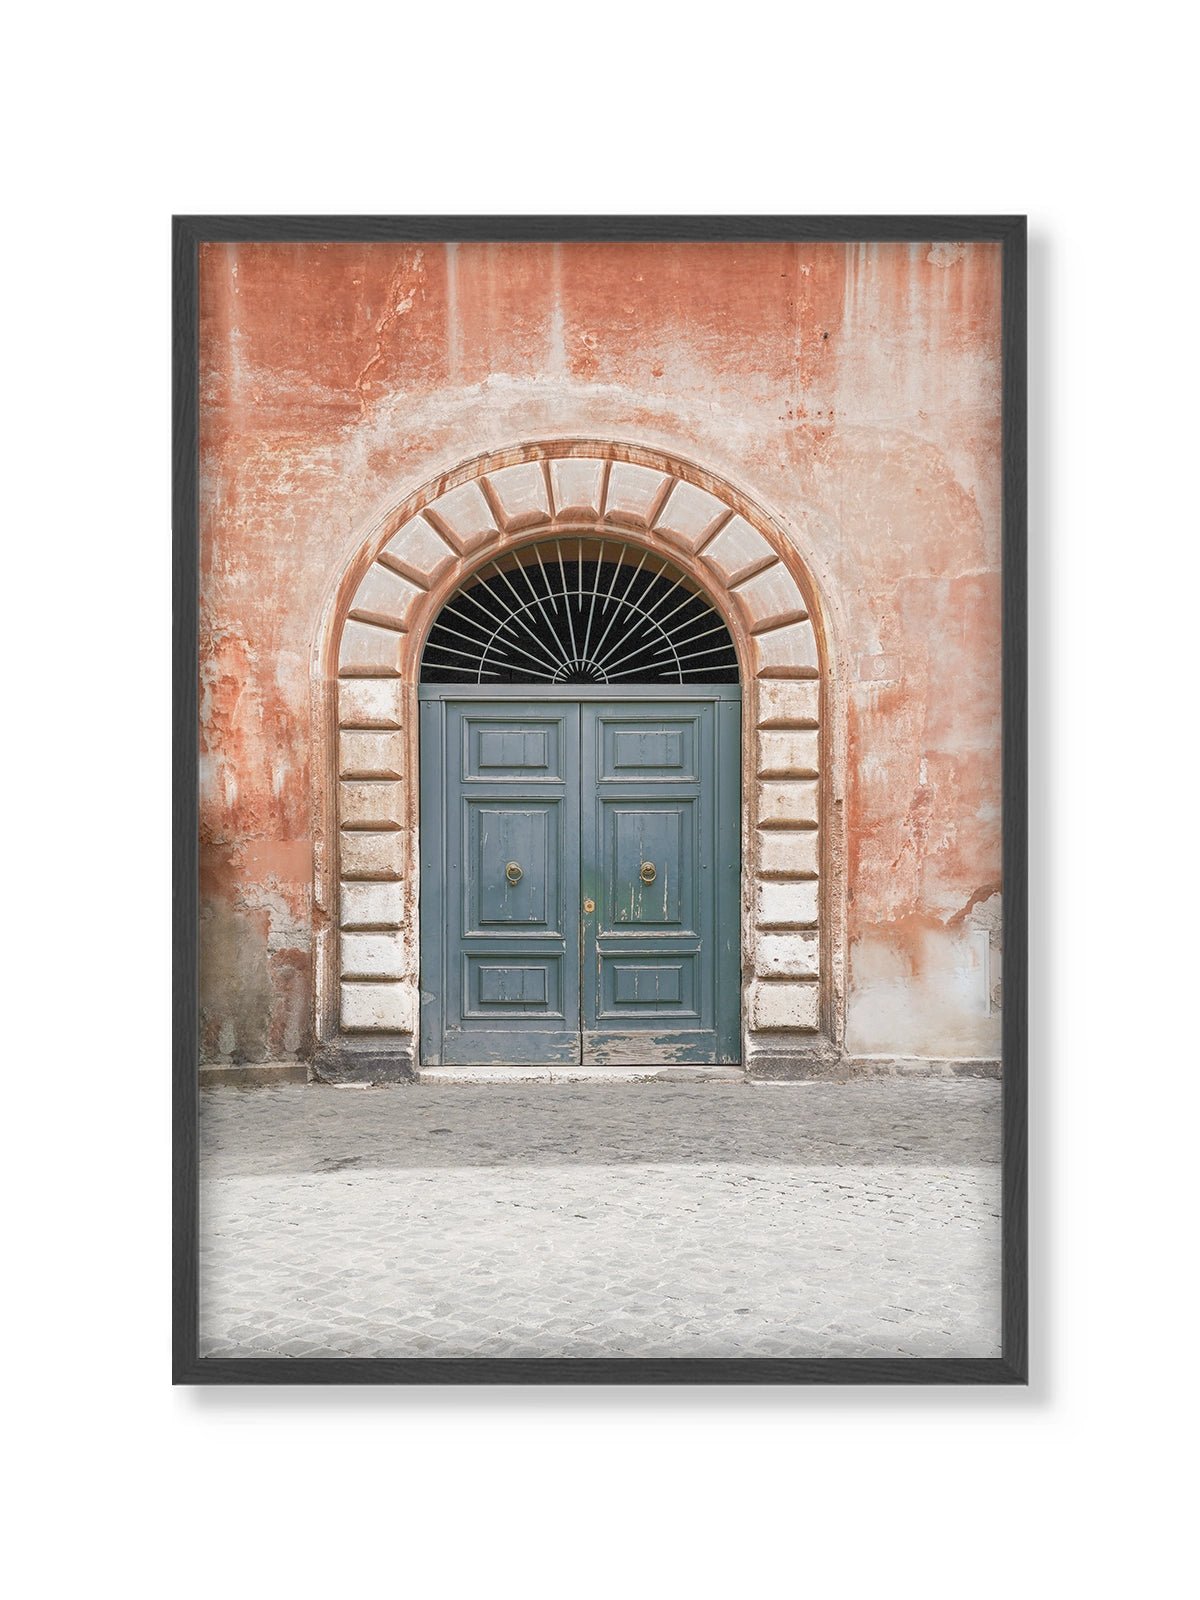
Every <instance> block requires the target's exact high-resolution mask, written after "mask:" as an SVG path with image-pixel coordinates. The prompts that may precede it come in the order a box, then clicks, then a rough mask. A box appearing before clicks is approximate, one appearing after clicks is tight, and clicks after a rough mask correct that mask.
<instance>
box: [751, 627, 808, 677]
mask: <svg viewBox="0 0 1200 1600" xmlns="http://www.w3.org/2000/svg"><path fill="white" fill-rule="evenodd" d="M754 648H755V653H756V655H757V657H758V665H757V669H756V670H757V673H758V676H759V677H760V678H815V677H816V675H817V636H816V634H815V633H814V632H813V627H812V623H811V622H793V623H790V624H789V625H788V626H787V627H784V628H772V629H771V630H770V632H769V633H760V634H757V635H756V636H755V640H754Z"/></svg>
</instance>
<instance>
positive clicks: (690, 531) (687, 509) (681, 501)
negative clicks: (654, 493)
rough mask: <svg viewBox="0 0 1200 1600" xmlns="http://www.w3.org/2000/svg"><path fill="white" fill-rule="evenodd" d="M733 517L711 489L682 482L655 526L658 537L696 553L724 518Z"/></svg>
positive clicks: (674, 491)
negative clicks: (710, 492)
mask: <svg viewBox="0 0 1200 1600" xmlns="http://www.w3.org/2000/svg"><path fill="white" fill-rule="evenodd" d="M728 515H729V507H728V506H727V505H726V504H725V502H724V501H723V500H718V499H717V497H716V495H713V494H709V492H708V490H707V489H698V488H697V487H696V485H695V484H694V483H684V482H683V481H682V480H681V481H680V482H678V483H677V484H676V485H675V487H674V488H673V489H672V490H671V493H670V495H669V496H668V497H667V503H666V505H665V506H664V507H663V509H662V515H661V516H660V517H659V519H658V521H657V522H656V523H655V525H654V528H655V532H656V533H660V534H662V536H663V537H664V538H665V539H670V540H672V541H673V542H674V543H675V544H678V545H682V546H683V548H684V549H685V550H696V549H697V548H698V547H699V546H700V545H702V544H703V543H704V541H705V540H706V539H707V538H708V536H709V533H710V532H711V530H712V528H713V527H714V525H715V524H716V523H718V522H719V521H720V520H721V519H722V517H727V516H728Z"/></svg>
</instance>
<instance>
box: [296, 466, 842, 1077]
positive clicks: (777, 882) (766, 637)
mask: <svg viewBox="0 0 1200 1600" xmlns="http://www.w3.org/2000/svg"><path fill="white" fill-rule="evenodd" d="M560 533H561V534H564V535H565V534H587V535H592V536H603V535H605V534H608V535H610V536H614V535H619V536H620V537H621V538H623V539H625V540H627V541H628V542H630V543H632V544H637V545H641V546H645V547H646V548H648V549H650V550H652V551H657V552H659V553H661V554H662V555H663V556H664V557H666V558H667V559H669V560H670V561H671V562H672V564H674V565H675V566H677V567H680V568H682V569H683V570H684V571H685V572H686V573H687V574H688V575H689V576H690V577H691V578H693V580H694V581H695V582H696V583H697V584H698V586H699V587H700V588H702V589H703V590H704V591H705V593H706V594H707V595H708V596H709V598H710V599H711V600H712V602H713V604H714V605H715V606H716V608H717V610H718V611H719V613H720V614H721V616H722V617H723V618H724V619H725V621H726V623H727V624H728V626H729V631H730V634H731V636H732V637H733V640H734V644H735V648H736V650H737V653H738V658H739V664H740V669H741V677H742V693H743V753H742V818H743V824H742V825H743V861H744V862H745V871H744V874H743V889H742V959H743V994H742V1030H743V1060H744V1062H746V1063H747V1064H753V1065H758V1066H759V1067H766V1068H767V1069H768V1070H769V1068H770V1064H771V1063H772V1062H780V1063H782V1062H786V1064H787V1065H788V1066H789V1067H794V1065H795V1059H794V1058H795V1057H797V1056H799V1057H809V1058H811V1057H813V1056H816V1055H820V1054H821V1053H822V1050H825V1051H827V1050H828V1043H829V1038H830V1033H831V1028H832V1018H833V1016H834V1012H835V1006H834V1001H833V995H832V985H831V962H830V960H829V946H830V942H831V941H830V938H829V931H830V928H831V924H832V922H833V920H834V919H832V917H831V913H830V907H829V904H828V900H829V894H828V890H827V888H826V882H827V878H828V876H829V875H828V874H827V872H826V871H825V870H824V868H825V856H826V853H827V850H826V838H825V835H826V833H827V826H826V823H827V819H826V812H827V810H828V805H827V801H826V798H825V794H824V791H825V790H826V788H827V776H828V775H827V773H826V771H825V768H826V765H827V762H826V760H825V757H824V752H825V750H826V749H828V747H829V744H830V740H829V738H828V735H827V728H826V724H827V716H826V711H825V686H826V680H827V677H828V672H827V666H826V662H827V656H828V652H827V649H826V645H825V639H824V633H823V629H822V626H821V612H820V609H819V606H818V601H817V596H816V592H815V588H814V585H813V583H812V579H811V577H810V575H809V573H808V570H807V568H806V566H805V564H804V563H803V561H802V560H801V557H800V555H799V553H798V551H797V550H796V549H795V547H794V546H793V545H792V544H791V542H790V541H789V540H788V538H787V537H786V535H785V534H784V532H783V530H782V529H781V527H780V526H779V525H778V524H777V523H776V521H775V520H774V519H772V518H770V517H769V516H767V514H766V513H765V512H763V511H762V510H761V509H760V508H759V507H757V506H756V505H755V504H754V503H753V502H752V501H751V500H750V499H749V498H748V497H747V496H745V495H744V494H742V493H741V492H740V491H738V490H736V489H734V488H733V486H732V485H730V484H728V483H727V482H725V481H724V480H722V479H720V478H718V477H716V476H715V475H713V474H711V473H708V472H706V471H704V470H703V469H702V468H699V467H697V466H695V465H694V464H692V463H690V462H686V461H684V460H682V459H680V458H677V457H674V456H670V455H667V454H666V453H665V452H662V451H658V450H653V449H649V448H644V447H641V446H635V445H629V444H622V443H617V442H612V441H603V440H579V439H570V440H556V441H549V442H540V443H536V444H525V445H520V446H517V447H514V448H513V449H511V450H507V451H502V452H498V453H495V454H492V455H488V456H483V457H479V458H476V459H475V460H473V461H471V462H468V463H465V464H463V465H462V466H460V467H457V468H455V469H454V471H452V472H450V473H447V474H445V475H443V476H442V477H440V478H438V479H436V480H434V481H433V482H432V483H430V484H428V485H426V486H425V488H423V489H422V490H420V491H418V492H417V494H415V495H413V496H411V497H410V498H409V499H408V500H406V501H405V502H403V503H402V504H401V505H400V506H398V507H396V508H395V509H394V510H393V511H391V512H389V513H388V514H386V515H385V516H384V517H383V518H382V519H381V520H380V522H379V524H378V525H377V526H376V528H375V530H374V531H373V533H372V534H371V536H370V537H369V538H368V539H367V540H366V541H365V542H364V543H363V545H362V546H361V547H360V550H359V552H358V553H357V555H356V557H355V558H354V560H353V561H352V562H351V563H350V565H349V567H348V569H347V571H346V573H345V574H344V575H343V578H342V580H341V582H340V584H339V586H338V589H337V592H336V594H335V596H334V597H333V600H332V603H331V605H330V607H329V610H328V614H327V621H326V625H325V627H324V630H323V640H322V647H321V659H320V665H319V676H320V679H321V682H322V685H323V687H324V689H325V691H326V696H327V698H326V701H325V706H324V714H323V716H322V719H321V721H322V728H323V731H324V733H325V735H326V738H327V741H328V747H329V757H328V759H327V760H326V761H325V762H324V763H323V766H324V776H325V786H324V807H323V809H324V813H325V818H326V823H325V826H324V827H320V826H319V827H318V830H317V832H318V842H319V850H318V872H317V876H318V882H317V887H316V904H317V910H318V940H317V962H318V972H317V984H316V993H317V1007H316V1009H317V1017H316V1032H317V1038H318V1041H319V1044H320V1046H321V1048H320V1050H319V1054H318V1069H319V1070H322V1071H327V1072H329V1073H331V1074H336V1075H346V1076H351V1077H354V1076H365V1077H376V1076H381V1075H388V1074H397V1073H405V1072H408V1071H410V1070H412V1068H413V1066H414V1065H415V1062H416V1039H417V1036H418V1035H419V1022H418V1012H419V1003H420V997H419V935H418V917H417V905H418V901H417V895H418V893H419V881H418V867H419V854H418V848H417V829H418V826H419V817H418V793H419V787H418V782H417V777H418V770H417V764H418V742H417V729H418V714H417V694H416V689H417V681H418V678H419V675H420V662H421V654H422V650H423V648H424V644H425V640H426V638H427V636H428V632H429V630H430V628H431V627H432V626H433V623H434V621H435V619H436V617H437V615H438V613H439V612H440V610H441V608H442V605H443V604H444V602H445V600H446V599H447V598H448V597H449V596H450V595H451V594H452V593H453V592H454V591H455V590H456V589H457V588H458V587H459V586H460V585H461V584H462V583H463V582H464V581H465V580H466V579H467V578H469V577H470V576H471V574H472V573H473V572H474V571H476V570H478V569H479V568H481V567H483V566H484V565H486V564H487V563H488V562H489V561H490V560H492V559H493V558H494V557H495V556H496V555H498V554H501V553H504V552H507V551H509V550H512V549H515V548H518V547H519V546H521V545H524V544H527V543H532V542H534V541H536V540H538V539H543V538H545V537H546V536H547V535H551V536H553V535H555V534H560Z"/></svg>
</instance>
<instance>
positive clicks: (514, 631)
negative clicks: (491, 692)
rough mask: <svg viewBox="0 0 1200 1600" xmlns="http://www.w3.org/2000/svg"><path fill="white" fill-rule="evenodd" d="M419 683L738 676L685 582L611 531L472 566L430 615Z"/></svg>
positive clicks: (718, 626)
mask: <svg viewBox="0 0 1200 1600" xmlns="http://www.w3.org/2000/svg"><path fill="white" fill-rule="evenodd" d="M421 681H422V682H423V683H612V684H621V683H736V682H737V681H738V669H737V656H736V654H735V652H734V648H733V641H732V640H731V639H730V637H729V630H728V628H726V626H725V624H724V622H723V621H722V620H721V617H720V616H719V615H718V613H717V612H716V611H715V610H714V609H713V606H712V604H711V603H710V601H709V600H708V598H707V597H706V596H705V595H704V594H703V592H702V591H701V590H700V589H698V588H697V586H696V585H695V583H693V582H692V580H691V579H690V578H688V577H686V576H685V574H684V573H682V572H680V571H679V570H678V569H677V568H676V567H673V566H672V565H671V564H670V563H669V562H667V561H664V560H663V559H662V557H661V556H657V555H654V554H652V553H651V552H650V551H648V550H642V549H640V548H638V547H635V546H633V545H627V544H624V543H622V542H621V541H620V540H619V539H618V540H612V539H606V540H602V541H600V542H599V543H598V544H597V542H596V541H594V540H584V539H554V540H549V541H547V542H545V543H542V544H534V545H528V546H526V547H525V548H524V549H523V550H519V551H516V552H512V553H509V554H508V555H506V556H503V557H499V558H497V560H495V561H493V562H491V563H490V565H489V566H487V567H485V568H484V569H483V570H482V571H480V572H477V573H475V574H474V575H473V576H472V577H471V579H470V581H469V582H468V583H466V584H464V585H463V587H462V588H461V589H459V590H458V591H457V593H455V594H453V595H452V596H451V597H450V599H449V600H447V602H446V604H445V605H444V606H443V607H442V609H441V611H440V613H439V614H438V619H437V621H436V622H435V623H434V626H433V629H432V631H431V632H430V635H429V639H428V642H427V643H426V646H425V654H424V657H423V658H422V662H421Z"/></svg>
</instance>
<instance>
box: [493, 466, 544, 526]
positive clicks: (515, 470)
mask: <svg viewBox="0 0 1200 1600" xmlns="http://www.w3.org/2000/svg"><path fill="white" fill-rule="evenodd" d="M487 481H488V488H489V489H490V491H491V493H492V496H493V497H494V499H495V501H496V503H497V504H498V505H499V507H500V515H501V517H502V518H503V520H504V527H505V531H506V532H512V531H514V530H520V529H522V528H533V527H536V526H537V524H538V523H539V522H549V520H550V500H549V496H548V495H547V493H546V475H545V473H544V472H543V471H542V464H541V462H540V461H524V462H521V463H520V464H519V465H518V466H515V467H502V468H501V470H500V471H499V472H490V473H489V474H488V479H487Z"/></svg>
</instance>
